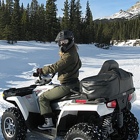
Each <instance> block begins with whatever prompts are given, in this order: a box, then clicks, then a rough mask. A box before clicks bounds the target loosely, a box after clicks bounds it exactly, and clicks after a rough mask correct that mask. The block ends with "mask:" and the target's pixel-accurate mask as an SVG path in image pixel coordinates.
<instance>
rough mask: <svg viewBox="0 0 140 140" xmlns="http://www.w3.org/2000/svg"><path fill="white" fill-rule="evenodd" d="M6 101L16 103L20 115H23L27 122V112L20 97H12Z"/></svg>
mask: <svg viewBox="0 0 140 140" xmlns="http://www.w3.org/2000/svg"><path fill="white" fill-rule="evenodd" d="M6 100H7V101H14V102H16V104H17V106H18V107H19V109H20V111H21V113H22V114H23V117H24V119H25V120H27V118H28V116H29V112H28V110H27V107H26V106H25V103H24V101H23V99H22V97H20V96H13V97H8V98H7V99H6Z"/></svg>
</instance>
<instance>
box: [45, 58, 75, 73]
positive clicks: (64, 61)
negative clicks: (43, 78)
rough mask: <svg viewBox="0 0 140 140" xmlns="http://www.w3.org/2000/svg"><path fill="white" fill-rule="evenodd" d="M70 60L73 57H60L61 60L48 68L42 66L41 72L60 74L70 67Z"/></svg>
mask: <svg viewBox="0 0 140 140" xmlns="http://www.w3.org/2000/svg"><path fill="white" fill-rule="evenodd" d="M72 59H73V57H71V56H70V55H66V56H62V57H61V59H60V60H59V61H57V62H56V63H54V64H52V65H49V66H44V67H43V68H42V71H43V73H44V74H48V73H57V72H60V71H62V70H64V69H65V68H66V67H68V66H69V65H71V63H72V62H73V60H72Z"/></svg>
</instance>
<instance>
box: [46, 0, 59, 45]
mask: <svg viewBox="0 0 140 140" xmlns="http://www.w3.org/2000/svg"><path fill="white" fill-rule="evenodd" d="M55 1H56V0H47V2H46V14H45V16H46V19H45V20H46V23H45V24H46V27H45V29H46V30H45V34H46V40H47V41H49V42H51V41H54V40H55V37H56V35H57V34H58V31H59V29H60V24H59V23H58V19H57V17H56V15H57V8H56V4H55Z"/></svg>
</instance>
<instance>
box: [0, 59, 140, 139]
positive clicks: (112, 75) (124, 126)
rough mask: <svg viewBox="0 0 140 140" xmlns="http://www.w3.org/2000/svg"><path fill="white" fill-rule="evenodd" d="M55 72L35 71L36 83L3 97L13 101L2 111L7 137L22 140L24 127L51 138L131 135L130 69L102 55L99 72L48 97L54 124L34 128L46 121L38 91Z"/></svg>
mask: <svg viewBox="0 0 140 140" xmlns="http://www.w3.org/2000/svg"><path fill="white" fill-rule="evenodd" d="M53 76H54V75H39V77H38V78H37V81H36V82H35V84H33V85H30V86H29V87H23V88H10V89H8V90H5V91H4V92H3V99H4V100H5V101H7V102H9V103H12V104H13V105H14V107H10V108H8V109H7V110H5V112H4V113H3V115H2V118H1V129H2V133H3V137H4V139H6V140H25V138H26V134H27V130H28V131H30V132H31V133H33V134H35V135H39V136H41V137H45V138H47V139H52V140H54V139H55V138H57V137H58V136H60V137H62V139H64V140H136V139H137V138H138V134H139V127H138V121H137V119H136V117H135V116H134V114H133V113H132V112H131V106H132V103H133V102H134V101H135V100H136V94H135V88H134V85H133V79H132V76H133V75H132V73H130V72H127V71H125V70H123V69H121V68H119V65H118V63H117V62H116V61H115V60H107V61H105V62H104V64H103V65H102V68H101V70H100V72H99V73H98V74H97V75H95V76H91V77H86V78H84V79H82V80H81V81H80V89H79V90H77V89H71V92H70V93H69V94H68V95H66V96H64V97H62V98H60V99H57V100H54V101H52V102H51V107H52V110H53V112H54V113H55V118H54V120H53V122H54V124H55V127H53V128H50V129H48V130H39V129H38V125H42V124H44V122H45V120H44V118H43V117H42V116H41V115H40V108H39V103H38V98H39V96H40V95H41V94H42V93H43V92H45V91H47V90H49V89H52V88H54V87H56V86H59V85H58V84H53V83H52V77H53Z"/></svg>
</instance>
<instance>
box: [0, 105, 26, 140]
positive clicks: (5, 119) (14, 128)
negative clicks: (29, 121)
mask: <svg viewBox="0 0 140 140" xmlns="http://www.w3.org/2000/svg"><path fill="white" fill-rule="evenodd" d="M1 129H2V133H3V136H4V138H5V139H6V140H25V137H26V132H27V128H26V125H25V121H24V118H23V116H22V114H21V112H20V110H19V109H17V108H14V107H11V108H8V109H7V110H6V111H5V112H4V113H3V115H2V120H1Z"/></svg>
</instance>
